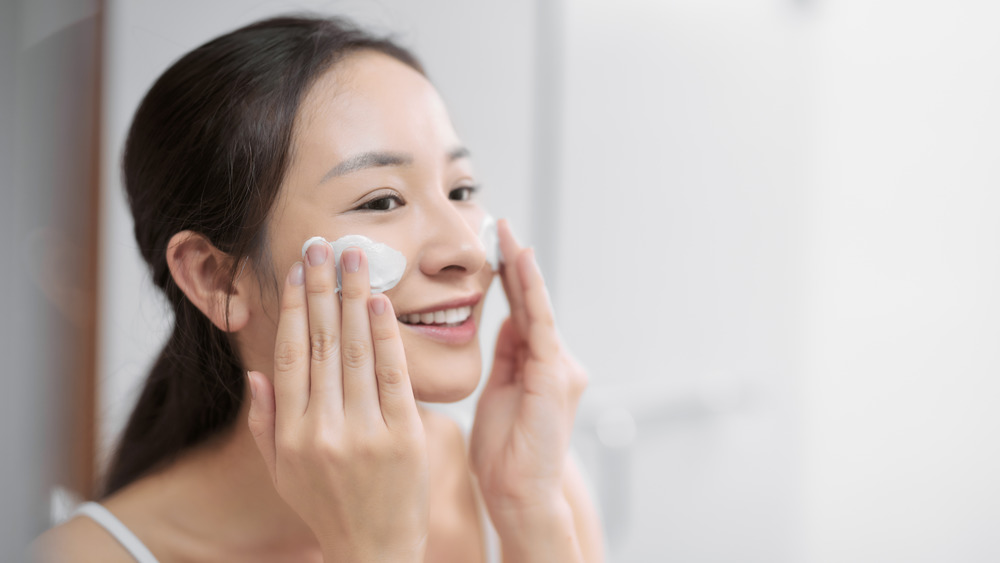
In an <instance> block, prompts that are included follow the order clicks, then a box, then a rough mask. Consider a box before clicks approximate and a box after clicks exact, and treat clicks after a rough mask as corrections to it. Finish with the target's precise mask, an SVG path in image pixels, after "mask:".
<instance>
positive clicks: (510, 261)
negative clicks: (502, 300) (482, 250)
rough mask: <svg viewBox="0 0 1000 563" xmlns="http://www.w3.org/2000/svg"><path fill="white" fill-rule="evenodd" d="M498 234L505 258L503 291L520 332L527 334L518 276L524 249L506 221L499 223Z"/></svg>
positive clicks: (501, 272)
mask: <svg viewBox="0 0 1000 563" xmlns="http://www.w3.org/2000/svg"><path fill="white" fill-rule="evenodd" d="M497 234H498V235H499V237H500V252H502V253H503V257H504V259H503V264H501V266H500V281H501V282H502V283H503V290H504V293H505V294H506V295H507V302H508V303H509V304H510V316H511V318H512V319H513V320H514V326H515V327H516V328H517V329H518V331H520V333H521V334H527V329H528V319H527V315H526V314H525V311H524V295H523V292H522V290H521V283H520V281H519V279H518V274H517V269H518V265H517V262H518V261H517V257H518V256H520V254H521V251H522V248H521V245H520V244H518V242H517V239H516V238H514V232H513V231H512V230H511V228H510V223H508V222H507V220H506V219H500V220H499V221H497Z"/></svg>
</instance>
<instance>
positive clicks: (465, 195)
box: [448, 186, 479, 201]
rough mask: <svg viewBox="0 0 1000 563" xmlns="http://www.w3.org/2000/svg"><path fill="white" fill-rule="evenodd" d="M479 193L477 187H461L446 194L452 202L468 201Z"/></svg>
mask: <svg viewBox="0 0 1000 563" xmlns="http://www.w3.org/2000/svg"><path fill="white" fill-rule="evenodd" d="M478 191H479V186H461V187H458V188H455V189H453V190H451V191H450V192H448V199H450V200H452V201H469V200H470V199H472V196H474V195H475V194H476V192H478Z"/></svg>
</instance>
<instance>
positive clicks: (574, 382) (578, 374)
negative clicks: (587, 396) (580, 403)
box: [570, 369, 590, 394]
mask: <svg viewBox="0 0 1000 563" xmlns="http://www.w3.org/2000/svg"><path fill="white" fill-rule="evenodd" d="M589 384H590V375H589V374H588V373H587V372H586V371H585V370H582V369H577V370H574V371H572V372H571V373H570V385H571V387H572V389H573V391H575V392H576V393H577V394H579V393H583V391H584V390H585V389H586V388H587V385H589Z"/></svg>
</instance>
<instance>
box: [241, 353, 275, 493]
mask: <svg viewBox="0 0 1000 563" xmlns="http://www.w3.org/2000/svg"><path fill="white" fill-rule="evenodd" d="M247 383H248V384H249V385H250V396H251V399H250V414H249V415H248V416H247V426H249V427H250V434H252V435H253V441H254V442H255V443H256V444H257V449H258V450H260V455H261V456H262V457H263V458H264V464H265V465H267V470H268V471H269V472H270V473H271V478H272V479H274V475H275V473H274V464H275V458H276V453H275V449H274V388H273V387H271V383H270V382H269V381H268V380H267V377H265V376H264V374H262V373H260V372H258V371H248V372H247Z"/></svg>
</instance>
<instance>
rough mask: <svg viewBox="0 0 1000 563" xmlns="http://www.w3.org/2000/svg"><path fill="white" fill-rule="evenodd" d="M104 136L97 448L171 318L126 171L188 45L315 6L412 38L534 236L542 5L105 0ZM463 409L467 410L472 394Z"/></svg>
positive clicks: (494, 192) (498, 202)
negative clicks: (146, 117)
mask: <svg viewBox="0 0 1000 563" xmlns="http://www.w3.org/2000/svg"><path fill="white" fill-rule="evenodd" d="M107 11H108V26H107V45H106V47H107V53H106V58H107V72H106V97H105V105H104V108H105V127H106V130H105V146H104V159H105V160H104V167H105V176H106V177H105V179H104V186H105V190H104V202H103V215H104V231H103V233H102V240H103V246H102V252H103V256H104V263H103V268H102V271H103V283H102V290H101V303H102V310H101V319H102V325H103V326H102V330H101V350H100V369H99V375H100V378H101V380H102V388H101V393H100V398H99V409H98V414H99V416H100V417H101V418H100V432H99V435H100V439H101V448H100V450H101V459H102V463H104V462H105V461H106V459H105V458H106V457H107V455H108V452H109V448H110V446H111V445H112V441H113V439H114V437H115V435H116V433H117V432H118V431H119V429H120V428H121V426H122V425H123V424H124V422H125V419H126V418H127V416H128V413H129V411H130V409H131V407H132V404H133V402H134V399H135V396H136V393H137V392H138V390H139V388H140V387H139V386H140V385H141V382H142V379H143V377H144V375H145V373H146V370H147V369H148V367H149V365H150V363H151V361H152V359H153V357H154V355H155V354H156V352H157V351H158V350H159V348H160V346H161V345H162V342H163V341H164V339H165V338H166V336H167V331H168V330H169V328H170V326H171V325H170V318H169V317H168V316H167V314H166V313H167V311H166V310H165V309H164V306H163V303H162V301H161V299H160V298H159V296H158V294H157V293H156V291H155V287H154V286H153V285H152V282H151V281H150V279H149V276H148V274H147V272H146V269H145V267H144V264H143V262H142V261H141V259H140V257H139V253H138V250H137V249H136V244H135V240H134V237H133V235H132V220H131V216H130V215H129V213H128V210H127V208H126V206H125V201H124V195H123V188H122V187H121V180H120V176H119V168H118V166H119V162H120V157H121V149H122V145H123V143H124V140H125V135H126V132H127V128H128V125H129V123H130V121H131V118H132V114H133V113H134V111H135V109H136V107H137V106H138V104H139V101H140V100H141V97H142V96H143V95H144V94H145V92H146V90H147V89H148V88H149V87H150V86H151V85H152V83H153V81H154V80H155V79H156V78H157V77H158V76H159V75H160V73H162V72H163V71H164V70H166V68H167V67H168V66H169V65H170V64H171V63H172V62H173V61H174V60H176V59H177V58H179V57H180V56H181V55H183V54H184V53H186V52H187V51H189V50H191V49H193V48H194V47H196V46H198V45H199V44H201V43H203V42H205V41H207V40H209V39H211V38H213V37H215V36H217V35H220V34H222V33H224V32H226V31H229V30H231V29H235V28H236V27H239V26H240V25H243V24H246V23H249V22H251V21H254V20H257V19H261V18H264V17H268V16H272V15H276V14H280V13H288V12H302V11H313V12H319V13H326V14H337V15H347V16H350V17H354V18H355V19H357V20H358V21H359V22H362V23H364V24H366V25H368V26H370V27H372V28H373V29H376V30H381V31H387V32H392V33H394V34H395V35H396V36H397V37H398V38H399V40H400V41H401V42H402V43H403V44H404V45H407V46H410V47H412V48H413V49H414V51H415V52H416V53H417V55H418V56H419V57H420V58H421V59H422V61H423V62H424V64H425V66H426V67H427V69H428V72H429V74H430V77H431V79H432V81H433V82H434V83H435V85H436V86H437V87H438V89H439V90H440V91H441V93H442V95H443V96H444V98H445V101H446V102H447V103H448V106H449V110H450V112H451V115H452V119H453V120H454V122H455V125H456V127H457V129H458V132H459V134H460V135H462V137H463V140H464V141H465V143H466V144H467V146H468V147H469V148H470V150H471V151H472V153H473V158H474V162H475V165H476V167H477V170H478V171H479V176H480V179H481V181H482V183H483V185H484V194H483V197H484V201H485V202H486V205H487V206H488V207H489V208H490V210H491V211H492V213H493V214H494V215H495V216H497V217H509V218H510V219H511V221H512V224H513V225H515V227H516V228H518V229H519V231H520V232H521V233H522V235H523V237H524V238H525V239H527V240H529V241H530V240H531V238H532V234H531V232H530V225H531V217H530V205H529V198H530V196H529V186H530V184H531V170H530V166H531V162H530V150H531V143H532V130H531V112H532V97H533V91H532V80H533V66H532V49H533V41H532V37H533V34H534V27H533V26H534V5H533V3H532V2H530V1H529V0H517V1H511V2H503V3H475V4H472V3H466V2H457V1H449V0H434V1H423V2H419V3H415V2H406V1H403V0H379V1H377V2H372V1H365V0H341V1H317V0H313V1H297V2H281V1H267V2H254V3H247V2H241V1H239V0H213V1H211V2H205V1H202V0H178V1H174V2H158V1H153V0H109V2H108V8H107ZM499 293H500V292H498V291H496V290H494V291H492V292H491V296H490V297H489V298H488V299H487V309H486V316H485V318H484V326H483V341H484V343H485V346H484V357H490V355H491V354H492V341H493V339H494V338H495V335H496V329H497V327H498V326H499V322H500V320H502V315H503V314H504V311H505V302H504V301H503V298H502V296H501V295H499ZM460 408H461V409H463V410H464V411H466V412H467V411H468V410H469V409H470V408H471V402H469V401H467V402H466V403H464V404H463V405H460Z"/></svg>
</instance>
